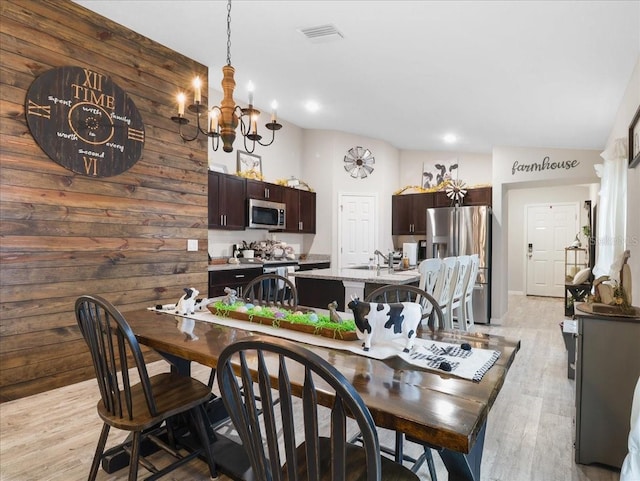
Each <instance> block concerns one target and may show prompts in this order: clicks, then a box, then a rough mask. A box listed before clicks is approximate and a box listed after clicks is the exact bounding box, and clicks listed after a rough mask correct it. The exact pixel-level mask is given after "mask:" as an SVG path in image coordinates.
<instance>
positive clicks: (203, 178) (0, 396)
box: [0, 0, 208, 401]
mask: <svg viewBox="0 0 640 481" xmlns="http://www.w3.org/2000/svg"><path fill="white" fill-rule="evenodd" d="M0 9H1V10H0V13H1V21H0V59H1V70H0V218H1V223H0V260H1V268H0V400H1V401H6V400H11V399H17V398H20V397H23V396H27V395H30V394H34V393H37V392H42V391H46V390H50V389H52V388H55V387H59V386H63V385H66V384H70V383H74V382H77V381H80V380H84V379H88V378H90V377H92V376H93V368H92V367H91V362H90V359H89V355H88V350H87V348H86V346H85V345H84V341H83V340H82V338H81V336H80V334H79V332H78V329H77V327H76V321H75V316H74V312H73V308H74V302H75V300H76V298H77V297H78V296H79V295H82V294H86V293H89V294H98V295H101V296H103V297H105V298H107V299H109V300H110V301H111V302H113V303H114V304H115V305H116V306H117V307H118V308H119V309H120V310H121V311H123V312H126V311H127V310H131V309H135V308H142V307H147V306H149V305H155V304H158V303H169V302H175V301H176V300H177V299H178V298H179V297H180V296H181V295H182V294H183V292H182V289H183V288H184V287H191V286H193V287H196V288H197V289H198V290H199V291H200V292H202V293H204V294H205V295H206V292H207V260H208V259H207V144H206V141H200V142H191V143H188V144H185V143H183V142H182V141H181V140H180V138H179V136H178V134H177V130H176V125H175V124H174V123H173V122H171V120H170V116H171V115H172V114H174V112H175V110H176V104H175V95H176V93H177V92H178V90H179V89H180V88H183V87H185V86H188V85H190V83H191V79H192V78H193V76H194V75H196V74H197V75H200V77H201V78H202V79H204V80H205V86H204V88H203V92H206V91H207V88H206V79H207V68H206V67H205V66H203V65H201V64H199V63H197V62H195V61H193V60H190V59H188V58H186V57H184V56H182V55H180V54H178V53H176V52H173V51H171V50H169V49H167V48H165V47H163V46H162V45H159V44H157V43H155V42H153V41H151V40H149V39H148V38H145V37H143V36H141V35H139V34H136V33H135V32H132V31H130V30H128V29H126V28H124V27H123V26H121V25H118V24H116V23H114V22H112V21H110V20H108V19H106V18H104V17H102V16H100V15H97V14H95V13H93V12H91V11H89V10H87V9H85V8H83V7H81V6H79V5H77V4H75V3H72V2H70V1H67V0H51V1H46V0H39V1H37V2H36V1H21V0H3V1H2V2H1V3H0ZM68 65H69V66H79V67H86V68H89V69H91V70H93V71H96V72H99V73H103V74H105V75H108V76H110V77H111V78H112V80H113V81H114V82H116V83H117V84H118V85H119V86H120V87H121V88H122V89H124V90H125V92H127V94H128V95H129V96H130V97H131V98H132V99H133V101H134V102H135V104H136V106H137V108H138V110H139V111H140V114H141V115H142V119H143V121H144V124H145V131H146V140H145V145H144V151H143V154H142V157H141V159H140V160H139V161H138V162H137V163H136V164H135V165H134V166H133V167H132V168H131V169H130V170H128V171H126V172H125V173H123V174H121V175H117V176H114V177H107V178H91V177H85V176H81V175H76V174H74V173H73V172H71V171H69V170H66V169H65V168H63V167H61V166H60V165H58V164H57V163H55V162H54V161H53V160H51V159H49V158H48V157H47V155H46V154H45V153H44V152H43V151H42V150H41V149H40V147H39V146H38V144H37V143H36V142H35V140H34V139H33V137H32V136H31V133H30V132H29V129H28V127H27V123H26V119H25V109H24V103H25V95H26V91H27V89H28V88H29V86H30V84H31V83H32V82H33V80H34V79H35V78H36V77H37V76H38V75H40V74H41V73H43V72H45V71H47V70H49V69H51V68H56V67H61V66H68ZM187 239H197V240H198V241H199V250H198V252H187V250H186V246H187ZM96 395H97V393H96Z"/></svg>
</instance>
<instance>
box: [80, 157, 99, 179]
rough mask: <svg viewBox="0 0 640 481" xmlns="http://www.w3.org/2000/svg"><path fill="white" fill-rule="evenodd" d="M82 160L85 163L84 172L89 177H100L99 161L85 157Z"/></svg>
mask: <svg viewBox="0 0 640 481" xmlns="http://www.w3.org/2000/svg"><path fill="white" fill-rule="evenodd" d="M82 160H83V161H84V171H85V173H86V174H87V175H93V176H96V175H98V159H95V158H93V157H87V156H84V155H83V156H82Z"/></svg>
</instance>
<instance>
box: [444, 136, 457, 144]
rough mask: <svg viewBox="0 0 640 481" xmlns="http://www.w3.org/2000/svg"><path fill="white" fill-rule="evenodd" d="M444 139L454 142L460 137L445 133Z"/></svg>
mask: <svg viewBox="0 0 640 481" xmlns="http://www.w3.org/2000/svg"><path fill="white" fill-rule="evenodd" d="M442 140H444V141H445V142H446V143H447V144H453V143H454V142H455V141H456V140H458V138H457V137H456V136H455V135H453V134H447V135H445V136H444V137H443V138H442Z"/></svg>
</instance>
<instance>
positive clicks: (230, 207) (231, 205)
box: [209, 172, 247, 230]
mask: <svg viewBox="0 0 640 481" xmlns="http://www.w3.org/2000/svg"><path fill="white" fill-rule="evenodd" d="M245 198H246V183H245V179H243V178H242V177H238V176H235V175H229V174H222V173H220V172H209V228H210V229H227V230H244V228H245V225H246V209H247V207H246V201H245Z"/></svg>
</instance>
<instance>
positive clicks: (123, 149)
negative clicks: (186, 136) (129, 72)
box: [25, 67, 144, 177]
mask: <svg viewBox="0 0 640 481" xmlns="http://www.w3.org/2000/svg"><path fill="white" fill-rule="evenodd" d="M25 112H26V116H27V124H28V125H29V129H30V130H31V134H32V135H33V137H34V139H35V140H36V142H37V143H38V145H40V147H41V148H42V150H44V151H45V153H46V154H47V155H48V156H49V157H50V158H51V159H53V160H54V161H55V162H57V163H58V164H60V165H62V166H63V167H66V168H67V169H69V170H71V171H73V172H75V173H77V174H82V175H87V176H91V177H111V176H114V175H118V174H121V173H122V172H124V171H126V170H127V169H129V168H131V167H132V166H133V165H134V164H135V163H136V162H137V161H138V159H140V156H141V155H142V149H143V146H144V124H143V123H142V117H140V113H139V112H138V109H137V108H136V106H135V104H134V103H133V100H131V98H130V97H129V96H128V95H127V94H126V93H125V92H124V90H122V89H121V88H120V87H119V86H118V85H116V84H115V83H114V82H113V81H112V80H111V79H110V78H109V77H108V76H106V75H104V74H101V73H99V72H95V71H93V70H90V69H88V68H82V67H59V68H54V69H52V70H48V71H46V72H45V73H43V74H42V75H40V76H39V77H38V78H36V79H35V80H34V81H33V83H32V84H31V86H30V87H29V90H28V92H27V99H26V103H25Z"/></svg>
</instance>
